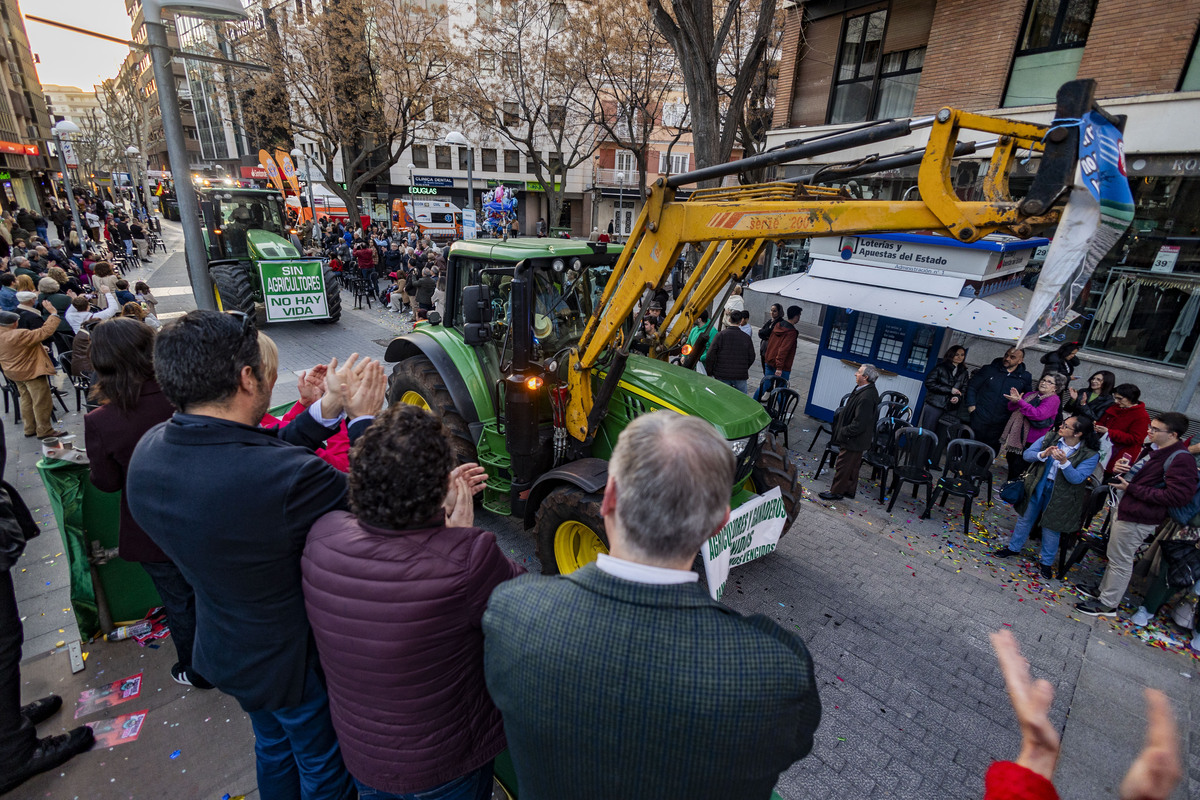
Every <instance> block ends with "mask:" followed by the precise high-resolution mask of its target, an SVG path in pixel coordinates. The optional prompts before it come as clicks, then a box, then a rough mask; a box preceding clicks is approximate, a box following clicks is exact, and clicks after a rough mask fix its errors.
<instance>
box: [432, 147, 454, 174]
mask: <svg viewBox="0 0 1200 800" xmlns="http://www.w3.org/2000/svg"><path fill="white" fill-rule="evenodd" d="M433 154H434V157H435V158H436V159H437V164H436V166H437V168H438V169H453V167H451V165H450V147H449V145H444V144H439V145H435V146H434V148H433Z"/></svg>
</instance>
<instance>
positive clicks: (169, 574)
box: [142, 561, 196, 667]
mask: <svg viewBox="0 0 1200 800" xmlns="http://www.w3.org/2000/svg"><path fill="white" fill-rule="evenodd" d="M142 569H144V570H146V574H147V575H149V576H150V580H151V581H152V582H153V583H154V588H155V589H158V596H159V597H161V598H162V601H163V607H164V608H166V609H167V625H168V626H169V627H170V628H171V641H172V642H174V643H175V653H176V655H177V656H178V657H179V663H180V664H182V665H183V666H184V667H190V666H191V665H192V647H193V646H194V645H195V643H196V592H195V591H194V590H193V589H192V585H191V584H190V583H188V582H187V578H185V577H183V573H182V572H180V571H179V567H177V566H175V564H174V563H172V562H170V561H162V562H150V561H143V562H142Z"/></svg>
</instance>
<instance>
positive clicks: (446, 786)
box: [354, 761, 492, 800]
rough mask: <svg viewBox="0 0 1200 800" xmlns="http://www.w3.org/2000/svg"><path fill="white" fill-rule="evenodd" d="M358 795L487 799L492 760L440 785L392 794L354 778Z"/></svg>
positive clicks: (367, 799) (386, 799)
mask: <svg viewBox="0 0 1200 800" xmlns="http://www.w3.org/2000/svg"><path fill="white" fill-rule="evenodd" d="M354 784H355V786H357V787H358V796H359V797H360V798H362V800H489V798H490V797H491V796H492V762H491V761H489V762H488V763H486V764H484V765H483V766H482V767H480V768H479V769H477V770H475V771H474V772H468V773H467V774H466V775H463V776H461V777H458V778H455V779H454V780H452V781H447V782H446V783H443V784H442V785H441V786H434V787H433V788H431V789H423V790H421V791H419V792H408V793H406V794H393V793H391V792H381V791H380V790H378V789H372V788H371V787H370V786H367V785H366V784H365V783H363V782H362V781H360V780H358V779H357V778H355V780H354Z"/></svg>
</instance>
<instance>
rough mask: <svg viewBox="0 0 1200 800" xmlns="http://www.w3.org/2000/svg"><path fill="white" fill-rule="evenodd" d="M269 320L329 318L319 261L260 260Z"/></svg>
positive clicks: (264, 300) (287, 320) (260, 272)
mask: <svg viewBox="0 0 1200 800" xmlns="http://www.w3.org/2000/svg"><path fill="white" fill-rule="evenodd" d="M258 270H259V275H260V276H261V277H262V286H263V305H265V306H266V308H267V322H291V321H293V320H301V319H329V306H328V305H327V303H326V300H325V279H324V278H323V277H322V275H321V262H320V261H260V262H258Z"/></svg>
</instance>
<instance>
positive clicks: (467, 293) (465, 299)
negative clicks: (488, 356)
mask: <svg viewBox="0 0 1200 800" xmlns="http://www.w3.org/2000/svg"><path fill="white" fill-rule="evenodd" d="M462 303H463V322H464V323H465V324H464V325H463V340H464V341H465V342H466V343H467V344H469V345H471V346H472V347H478V346H479V345H481V344H486V343H487V342H490V341H491V340H492V327H491V324H490V323H491V321H492V290H491V288H490V287H488V286H466V287H463V292H462Z"/></svg>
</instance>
